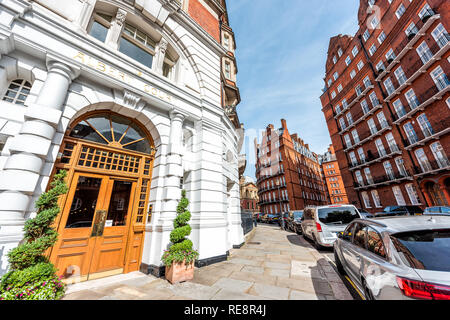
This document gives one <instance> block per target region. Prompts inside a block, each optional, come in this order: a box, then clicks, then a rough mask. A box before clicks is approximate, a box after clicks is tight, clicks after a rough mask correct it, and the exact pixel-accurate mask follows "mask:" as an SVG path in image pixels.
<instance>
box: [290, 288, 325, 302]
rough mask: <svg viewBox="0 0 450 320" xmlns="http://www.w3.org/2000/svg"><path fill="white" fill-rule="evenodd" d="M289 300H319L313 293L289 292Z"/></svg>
mask: <svg viewBox="0 0 450 320" xmlns="http://www.w3.org/2000/svg"><path fill="white" fill-rule="evenodd" d="M289 300H319V297H318V295H316V294H314V293H310V292H305V291H297V290H291V292H290V294H289Z"/></svg>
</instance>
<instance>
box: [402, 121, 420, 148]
mask: <svg viewBox="0 0 450 320" xmlns="http://www.w3.org/2000/svg"><path fill="white" fill-rule="evenodd" d="M403 130H405V133H406V136H407V137H408V140H409V143H410V145H411V144H414V143H416V142H418V141H419V138H418V137H417V134H416V131H415V130H414V127H413V125H412V123H411V122H407V123H405V125H403Z"/></svg>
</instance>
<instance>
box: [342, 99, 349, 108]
mask: <svg viewBox="0 0 450 320" xmlns="http://www.w3.org/2000/svg"><path fill="white" fill-rule="evenodd" d="M347 107H348V103H347V99H344V100H342V108H344V110H345V109H347Z"/></svg>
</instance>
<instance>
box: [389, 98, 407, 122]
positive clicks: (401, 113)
mask: <svg viewBox="0 0 450 320" xmlns="http://www.w3.org/2000/svg"><path fill="white" fill-rule="evenodd" d="M392 104H393V105H394V109H395V112H396V113H397V116H398V118H399V119H400V118H401V117H403V116H404V115H405V114H406V110H405V107H404V106H403V104H402V102H401V101H400V99H397V100H395V101H394V102H393V103H392Z"/></svg>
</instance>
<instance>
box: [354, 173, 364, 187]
mask: <svg viewBox="0 0 450 320" xmlns="http://www.w3.org/2000/svg"><path fill="white" fill-rule="evenodd" d="M355 176H356V181H358V183H359V185H361V186H363V185H364V180H363V177H362V175H361V171H356V172H355Z"/></svg>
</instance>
